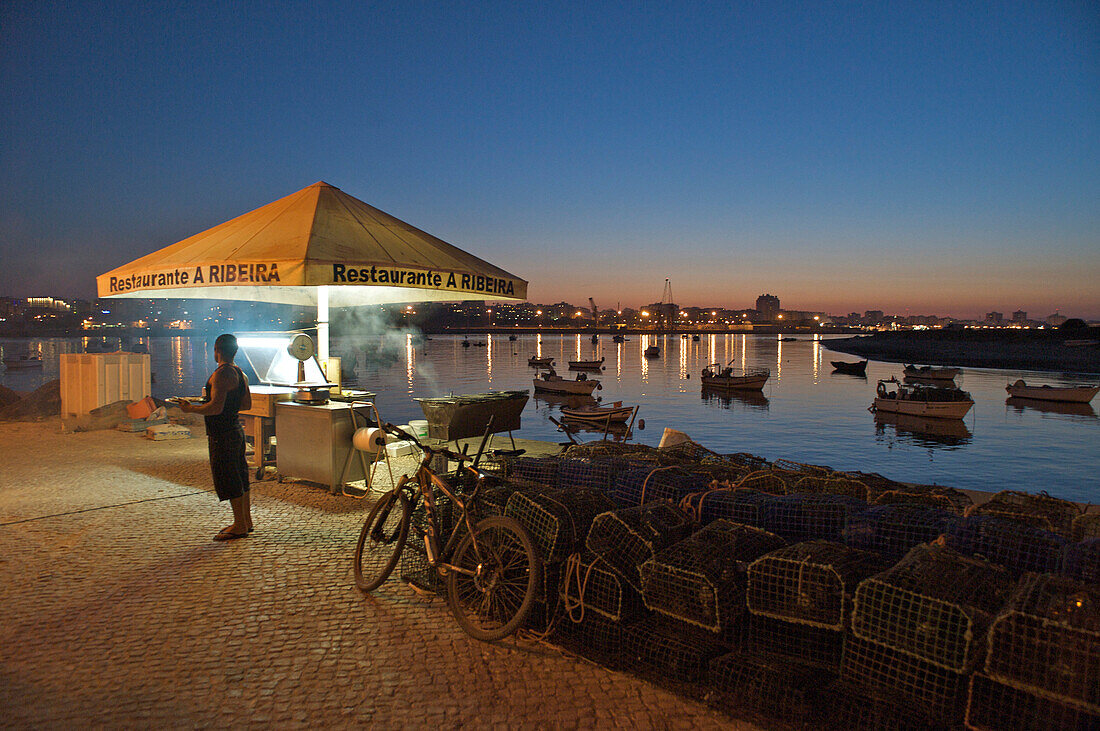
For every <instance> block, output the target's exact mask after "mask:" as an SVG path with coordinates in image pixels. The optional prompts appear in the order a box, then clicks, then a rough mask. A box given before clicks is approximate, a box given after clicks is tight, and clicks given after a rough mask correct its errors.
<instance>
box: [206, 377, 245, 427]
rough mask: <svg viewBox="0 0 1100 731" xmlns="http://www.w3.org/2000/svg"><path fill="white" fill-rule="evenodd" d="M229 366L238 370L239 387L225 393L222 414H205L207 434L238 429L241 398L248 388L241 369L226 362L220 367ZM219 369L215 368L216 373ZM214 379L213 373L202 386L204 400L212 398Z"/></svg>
mask: <svg viewBox="0 0 1100 731" xmlns="http://www.w3.org/2000/svg"><path fill="white" fill-rule="evenodd" d="M225 366H229V367H230V368H232V369H233V370H235V371H237V387H236V388H234V389H233V390H232V391H230V392H229V393H227V394H226V395H225V407H224V408H223V409H222V412H221V413H220V414H214V415H213V416H204V417H203V419H204V420H205V421H206V433H207V434H224V433H226V432H229V431H233V430H234V429H236V428H237V427H238V426H239V424H238V421H237V419H238V414H239V413H240V410H241V399H242V398H244V390H245V389H246V388H248V386H247V385H246V383H245V378H244V373H242V372H241V369H240V368H238V367H237V366H235V365H231V364H229V363H224V364H222V365H220V366H218V368H224V367H225ZM217 372H218V371H217V370H215V371H214V373H217ZM213 380H214V376H213V374H211V376H210V378H209V379H207V381H206V385H205V386H203V387H202V396H203V400H204V401H209V400H210V391H211V389H210V382H211V381H213Z"/></svg>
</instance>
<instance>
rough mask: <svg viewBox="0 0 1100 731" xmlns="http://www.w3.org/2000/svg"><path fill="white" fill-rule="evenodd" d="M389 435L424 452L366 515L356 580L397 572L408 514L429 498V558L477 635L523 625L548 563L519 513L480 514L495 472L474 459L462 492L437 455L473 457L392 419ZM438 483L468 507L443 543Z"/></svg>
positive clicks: (374, 582) (454, 609) (364, 582)
mask: <svg viewBox="0 0 1100 731" xmlns="http://www.w3.org/2000/svg"><path fill="white" fill-rule="evenodd" d="M382 428H383V429H384V430H385V431H386V432H387V433H388V434H392V435H394V436H396V437H398V438H401V439H406V440H408V441H410V442H412V443H414V444H415V445H416V446H417V447H419V448H420V450H421V452H422V453H423V459H422V460H421V462H420V466H419V467H418V468H417V470H416V473H415V475H414V476H413V477H410V476H409V475H403V476H401V477H400V478H399V479H398V481H397V485H396V486H395V487H394V489H393V490H391V491H389V492H387V493H386V494H385V495H383V496H382V497H381V498H379V500H378V502H377V503H375V505H374V507H373V508H371V511H370V514H369V515H367V520H366V523H364V525H363V529H362V531H360V533H359V541H358V543H357V544H356V546H355V583H356V585H357V586H358V587H359V589H361V590H362V591H364V592H371V591H374V590H375V589H377V588H378V587H379V586H381V585H382V584H383V583H385V581H386V579H388V578H389V576H390V574H391V573H393V570H394V568H395V567H396V566H397V562H398V560H399V559H400V557H401V552H402V551H403V550H404V548H405V544H406V542H407V540H408V534H409V516H410V514H411V513H412V511H413V510H414V509H415V508H416V506H417V503H418V501H420V500H423V501H424V508H425V513H426V516H427V521H426V527H425V528H424V529H423V530H422V531H421V530H419V529H418V532H420V533H421V537H422V538H423V540H424V547H425V550H426V551H427V557H428V563H429V565H430V566H431V567H432V569H434V570H435V571H436V572H437V573H438V574H439V576H440V577H441V578H442V579H444V581H445V582H446V596H447V604H448V606H449V607H450V609H451V613H452V614H454V617H455V619H456V620H457V621H458V624H459V626H461V627H462V629H463V630H465V631H466V632H467V633H468V634H469V635H470V636H471V637H474V638H475V639H479V640H484V641H487V642H491V641H493V640H499V639H501V638H504V637H507V636H508V635H510V634H512V633H513V632H515V631H516V630H517V629H518V628H519V627H520V625H522V624H523V622H524V620H525V619H526V618H527V615H528V613H529V612H530V611H531V605H532V604H533V603H534V600H535V593H536V587H537V586H538V585H539V583H540V581H541V574H542V562H541V559H540V558H539V556H538V553H537V551H536V549H535V544H534V541H532V540H531V536H530V535H529V534H528V532H527V530H526V529H525V528H524V527H523V526H522V525H521V524H520V523H519V522H518V521H516V520H515V519H513V518H508V517H505V516H502V515H496V516H489V517H486V518H482V519H481V520H476V521H475V520H474V519H473V518H474V516H472V515H471V507H472V506H473V505H474V504H475V503H476V501H477V497H478V491H479V490H480V489H481V488H482V486H483V485H484V484H485V482H486V480H487V479H488V478H489V475H488V474H486V473H485V472H483V471H481V470H478V469H477V467H476V466H473V465H471V466H468V467H467V469H469V470H470V471H471V472H472V473H473V475H474V476H475V477H476V481H475V483H474V488H473V490H472V491H470V492H469V493H468V494H465V495H462V494H460V491H458V490H456V489H455V488H453V487H452V486H451V485H450V484H449V483H448V482H447V481H446V480H445V479H443V478H442V477H440V476H439V475H437V474H436V473H435V472H434V471H432V469H431V467H430V466H429V465H430V463H431V462H432V459H433V458H434V457H435V456H436V455H443V456H445V457H447V458H448V459H450V460H457V461H458V462H459V465H460V468H461V465H462V463H463V462H464V461H468V459H469V458H468V457H467V456H466V455H463V454H458V453H456V452H452V451H450V450H448V449H445V448H437V447H429V446H427V445H425V444H422V443H421V442H420V440H418V439H417V438H416V437H414V436H413V435H411V434H408V433H406V432H404V431H403V430H401V429H399V428H397V427H395V426H394V425H393V424H385V425H384V426H383V427H382ZM433 487H434V488H438V489H439V490H440V491H441V492H442V493H443V494H444V495H446V496H447V497H448V498H450V499H451V501H452V502H453V503H454V505H455V506H456V507H457V508H458V509H459V511H460V512H461V519H460V520H459V521H456V523H455V526H456V527H455V529H454V530H453V531H452V533H451V535H450V536H449V537H448V539H447V542H446V544H445V545H444V546H443V548H442V549H440V546H439V541H440V535H439V533H440V531H439V520H438V518H437V514H436V505H435V498H434V496H433V493H432V489H433Z"/></svg>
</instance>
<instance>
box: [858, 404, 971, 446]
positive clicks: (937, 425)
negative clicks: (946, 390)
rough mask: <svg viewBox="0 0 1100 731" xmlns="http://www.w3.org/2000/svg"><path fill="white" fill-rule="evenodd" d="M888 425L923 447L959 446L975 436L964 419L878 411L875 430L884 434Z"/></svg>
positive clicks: (901, 437) (901, 435)
mask: <svg viewBox="0 0 1100 731" xmlns="http://www.w3.org/2000/svg"><path fill="white" fill-rule="evenodd" d="M887 427H892V428H893V430H894V432H895V433H896V434H897V436H898V438H899V439H902V440H904V441H909V442H912V443H913V444H916V445H918V446H922V447H959V446H962V445H964V444H969V443H970V440H971V437H973V434H971V432H970V429H968V428H967V426H966V423H965V422H963V420H962V419H930V418H927V417H923V416H911V415H909V414H894V413H889V412H883V411H879V412H877V413H876V414H875V432H876V433H877V434H879V435H882V434H884V433H885V432H886V431H887Z"/></svg>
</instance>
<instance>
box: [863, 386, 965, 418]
mask: <svg viewBox="0 0 1100 731" xmlns="http://www.w3.org/2000/svg"><path fill="white" fill-rule="evenodd" d="M888 384H889V385H892V386H894V387H895V388H894V390H890V388H889V387H888ZM973 406H974V399H972V398H970V394H968V393H967V392H966V391H963V390H961V389H958V388H953V387H952V388H941V387H938V386H922V385H915V384H908V383H899V382H898V379H896V378H890V379H888V380H885V381H879V382H878V389H877V391H876V393H875V401H874V403H873V404H871V410H872V411H874V412H875V413H880V412H881V413H887V414H906V415H908V416H923V417H926V418H932V419H961V418H963V417H964V416H966V415H967V413H968V412H969V411H970V409H971V407H973Z"/></svg>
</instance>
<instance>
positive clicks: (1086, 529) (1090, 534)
mask: <svg viewBox="0 0 1100 731" xmlns="http://www.w3.org/2000/svg"><path fill="white" fill-rule="evenodd" d="M1090 538H1100V513H1083V514H1081V515H1078V516H1077V517H1076V518H1074V519H1073V540H1074V541H1078V542H1080V541H1087V540H1089V539H1090Z"/></svg>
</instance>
